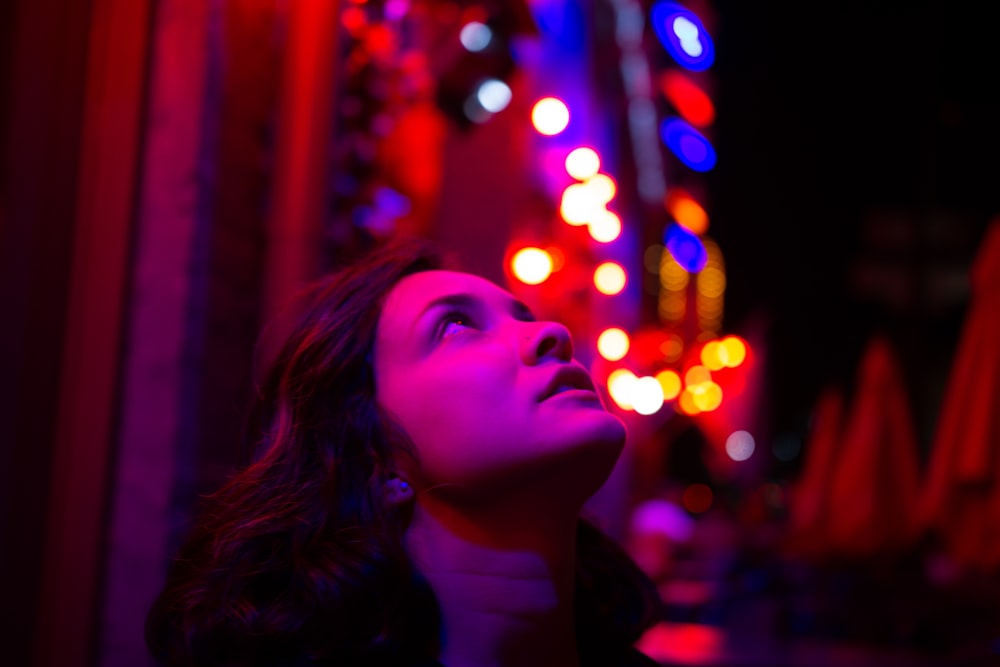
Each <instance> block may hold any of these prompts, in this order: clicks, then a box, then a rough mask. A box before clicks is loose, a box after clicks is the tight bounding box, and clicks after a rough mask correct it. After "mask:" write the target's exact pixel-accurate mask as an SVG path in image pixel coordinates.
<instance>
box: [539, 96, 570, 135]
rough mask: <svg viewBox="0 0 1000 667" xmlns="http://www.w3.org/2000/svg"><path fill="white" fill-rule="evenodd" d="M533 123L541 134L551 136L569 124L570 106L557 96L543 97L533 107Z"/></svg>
mask: <svg viewBox="0 0 1000 667" xmlns="http://www.w3.org/2000/svg"><path fill="white" fill-rule="evenodd" d="M531 124H532V125H534V126H535V129H536V130H537V131H538V133H539V134H544V135H545V136H547V137H551V136H554V135H557V134H559V133H560V132H562V131H563V130H565V129H566V127H567V126H568V125H569V108H568V107H567V106H566V104H565V103H564V102H563V101H562V100H560V99H558V98H555V97H543V98H542V99H540V100H538V101H537V102H535V106H534V107H532V109H531Z"/></svg>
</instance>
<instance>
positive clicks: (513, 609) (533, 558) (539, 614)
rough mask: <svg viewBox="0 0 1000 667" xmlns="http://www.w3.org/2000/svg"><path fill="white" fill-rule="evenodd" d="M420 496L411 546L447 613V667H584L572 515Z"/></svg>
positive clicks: (443, 652) (443, 648)
mask: <svg viewBox="0 0 1000 667" xmlns="http://www.w3.org/2000/svg"><path fill="white" fill-rule="evenodd" d="M510 516H517V514H513V515H512V514H510V513H497V512H485V511H484V512H478V513H477V512H473V513H469V512H467V511H463V512H461V513H459V512H456V511H455V510H454V509H453V508H452V507H451V506H450V505H449V504H447V503H442V502H436V501H435V500H433V499H428V498H426V497H425V498H422V499H420V500H418V502H417V507H416V508H415V511H414V516H413V520H412V522H411V524H410V527H409V529H408V530H407V534H406V542H407V549H408V551H409V553H410V555H411V557H412V558H413V561H414V563H415V565H416V567H417V569H418V570H419V571H420V572H421V574H422V575H423V576H424V577H425V578H426V579H427V581H428V582H429V584H430V586H431V589H432V590H433V591H434V594H435V596H436V597H437V599H438V603H439V605H440V608H441V616H442V624H443V632H442V638H441V640H442V644H441V655H440V656H439V659H440V661H441V662H442V663H444V664H445V665H446V667H473V666H475V667H510V666H514V665H517V666H518V667H534V666H535V665H539V666H541V665H545V666H546V667H578V665H579V655H578V652H577V647H576V634H575V628H574V615H573V587H574V573H575V562H576V517H575V515H571V514H569V513H562V516H556V515H553V514H548V515H546V514H543V513H540V512H538V511H537V510H536V511H535V512H533V513H531V514H528V515H524V514H521V516H520V518H518V519H517V520H516V521H510V520H509V519H506V518H504V517H510Z"/></svg>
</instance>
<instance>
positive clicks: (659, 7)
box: [650, 2, 715, 72]
mask: <svg viewBox="0 0 1000 667" xmlns="http://www.w3.org/2000/svg"><path fill="white" fill-rule="evenodd" d="M650 23H651V24H652V26H653V31H654V32H655V33H656V37H657V38H658V39H659V40H660V43H661V44H662V45H663V48H665V49H666V50H667V52H668V53H669V54H670V55H671V56H673V58H674V60H676V61H677V63H678V64H680V65H682V66H683V67H686V68H687V69H690V70H693V71H698V72H700V71H703V70H706V69H708V68H709V67H711V66H712V62H713V61H714V60H715V46H714V44H713V43H712V38H711V37H710V36H709V34H708V32H707V31H706V30H705V26H704V25H702V23H701V20H700V19H699V18H698V16H697V15H696V14H694V12H692V11H691V10H689V9H687V8H685V7H682V6H681V5H679V4H677V3H674V2H658V3H656V4H655V5H653V8H652V10H651V11H650Z"/></svg>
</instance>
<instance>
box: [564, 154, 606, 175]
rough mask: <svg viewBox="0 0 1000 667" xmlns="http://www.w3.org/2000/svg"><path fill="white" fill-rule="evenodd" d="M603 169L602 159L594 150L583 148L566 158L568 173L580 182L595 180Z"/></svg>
mask: <svg viewBox="0 0 1000 667" xmlns="http://www.w3.org/2000/svg"><path fill="white" fill-rule="evenodd" d="M600 169H601V157H600V156H599V155H598V154H597V151H595V150H594V149H593V148H588V147H587V146H581V147H580V148H576V149H574V150H572V151H570V154H569V155H567V156H566V173H567V174H569V175H570V176H572V177H573V178H575V179H576V180H578V181H585V180H587V179H588V178H593V177H594V176H595V175H596V174H597V172H598V171H600Z"/></svg>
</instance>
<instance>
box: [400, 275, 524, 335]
mask: <svg viewBox="0 0 1000 667" xmlns="http://www.w3.org/2000/svg"><path fill="white" fill-rule="evenodd" d="M452 295H469V296H472V297H475V298H478V299H481V300H483V301H486V302H498V303H499V302H504V303H506V302H509V301H511V300H512V298H513V297H512V296H511V294H510V293H509V292H507V291H506V290H504V289H502V288H501V287H498V286H497V285H495V284H493V283H492V282H490V281H489V280H486V279H485V278H481V277H480V276H476V275H473V274H471V273H461V272H459V271H421V272H420V273H414V274H411V275H409V276H406V277H405V278H403V279H402V280H400V281H399V282H398V283H396V285H395V286H394V287H393V288H392V290H390V291H389V294H388V296H387V297H386V300H385V304H384V306H383V310H382V319H384V320H387V322H392V323H393V324H394V325H403V324H405V323H406V321H412V320H414V319H416V318H417V317H419V316H420V315H421V313H423V312H424V310H425V309H426V308H427V306H428V305H429V304H431V303H434V302H435V301H439V300H440V299H441V298H443V297H448V296H452Z"/></svg>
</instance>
